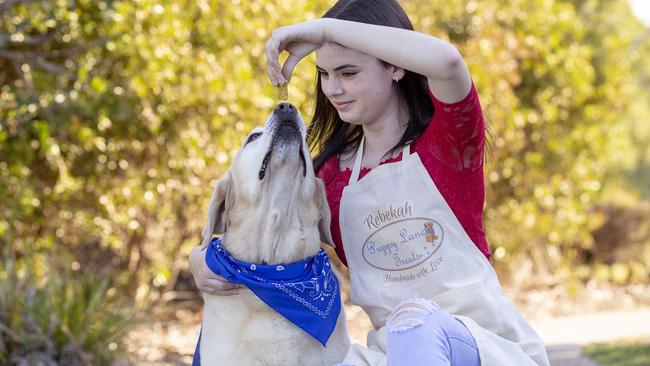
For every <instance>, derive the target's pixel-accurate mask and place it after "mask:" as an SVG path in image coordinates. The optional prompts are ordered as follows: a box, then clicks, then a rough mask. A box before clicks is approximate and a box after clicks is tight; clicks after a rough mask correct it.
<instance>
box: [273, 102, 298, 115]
mask: <svg viewBox="0 0 650 366" xmlns="http://www.w3.org/2000/svg"><path fill="white" fill-rule="evenodd" d="M273 113H274V114H277V115H284V116H293V115H295V114H296V113H297V111H296V107H294V106H293V104H291V103H285V102H283V103H280V104H278V105H277V106H275V109H274V110H273Z"/></svg>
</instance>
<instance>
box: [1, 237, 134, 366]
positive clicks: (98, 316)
mask: <svg viewBox="0 0 650 366" xmlns="http://www.w3.org/2000/svg"><path fill="white" fill-rule="evenodd" d="M1 259H2V266H0V363H2V364H7V363H11V364H22V363H23V362H27V363H28V364H52V362H54V363H55V364H61V365H89V364H93V365H99V364H102V365H103V364H108V363H109V361H111V360H112V359H114V358H115V357H116V356H117V355H119V354H120V353H121V352H122V351H123V343H122V340H123V338H124V335H125V334H126V333H127V332H128V331H129V330H130V329H131V327H133V325H134V324H135V322H134V320H133V318H132V315H133V312H132V311H131V310H130V307H128V306H125V304H124V303H123V302H122V301H120V300H118V299H117V298H116V294H115V288H111V289H109V282H108V280H107V279H106V278H98V277H97V276H93V275H92V274H90V273H79V272H78V271H73V270H71V269H69V267H68V268H62V265H61V264H53V263H51V260H45V259H44V258H38V257H30V258H22V259H20V260H16V258H15V257H13V256H12V255H11V254H9V252H8V251H7V250H6V249H5V250H4V251H3V253H2V258H1ZM55 260H57V262H58V261H61V260H62V258H55ZM76 265H78V263H76ZM73 266H74V262H73ZM73 268H74V267H73ZM39 272H42V273H39Z"/></svg>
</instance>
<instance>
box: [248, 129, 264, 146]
mask: <svg viewBox="0 0 650 366" xmlns="http://www.w3.org/2000/svg"><path fill="white" fill-rule="evenodd" d="M260 136H262V133H261V132H255V133H252V134H251V135H250V136H248V138H247V139H246V142H244V146H246V145H248V144H249V143H251V142H253V141H255V140H257V139H258V138H259V137H260Z"/></svg>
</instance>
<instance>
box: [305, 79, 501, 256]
mask: <svg viewBox="0 0 650 366" xmlns="http://www.w3.org/2000/svg"><path fill="white" fill-rule="evenodd" d="M429 94H430V96H431V99H432V100H433V103H434V106H435V112H434V113H433V117H432V118H431V122H430V123H429V126H428V127H427V128H426V130H425V131H424V133H423V134H422V135H421V136H420V137H418V138H417V139H416V140H415V141H414V142H413V144H412V145H411V152H412V153H413V152H417V153H418V155H419V156H420V159H421V160H422V164H424V167H425V168H426V169H427V171H428V172H429V175H431V178H432V179H433V181H434V183H435V184H436V186H437V187H438V190H439V191H440V193H441V194H442V196H443V197H444V199H445V200H446V201H447V204H448V205H449V207H450V208H451V210H452V211H453V213H454V214H455V215H456V218H457V219H458V221H460V224H461V225H462V226H463V228H464V229H465V232H467V234H468V236H469V237H470V239H472V241H473V242H474V244H475V245H476V246H477V247H478V249H479V250H480V251H481V252H482V253H483V254H485V256H486V257H487V258H488V260H489V259H490V256H491V254H490V249H489V248H488V243H487V240H486V238H485V232H484V230H483V216H482V214H483V202H484V199H485V187H484V182H483V150H484V143H485V121H484V118H483V111H482V109H481V103H480V101H479V98H478V93H477V92H476V88H475V86H474V83H472V88H471V89H470V92H469V94H468V95H467V96H466V97H465V98H464V99H463V100H461V101H459V102H456V103H444V102H441V101H439V100H437V99H436V98H435V97H434V96H433V95H432V94H431V93H429ZM401 155H402V154H401V153H400V154H399V156H396V157H393V158H389V159H386V160H385V161H382V162H381V163H380V164H388V163H391V162H395V161H398V160H400V159H401ZM369 171H370V169H369V168H365V167H362V168H361V172H360V173H359V179H361V178H363V177H364V176H365V175H366V174H367V173H368V172H369ZM351 174H352V171H351V170H350V169H349V168H348V169H345V170H343V171H341V170H340V167H339V162H338V157H337V156H336V155H335V156H332V157H331V158H330V159H329V160H327V161H326V162H325V163H324V164H323V165H322V166H321V167H320V169H319V170H318V172H317V176H318V177H319V178H321V179H322V180H323V182H324V183H325V191H326V194H327V201H328V203H329V207H330V210H331V213H332V224H331V230H332V238H333V239H334V242H335V244H336V253H337V254H338V256H339V258H340V259H341V261H342V262H343V263H345V264H346V265H347V261H346V259H345V252H344V251H343V244H342V242H341V228H340V227H339V206H340V203H341V194H342V193H343V188H344V187H345V186H347V185H348V181H349V180H350V175H351Z"/></svg>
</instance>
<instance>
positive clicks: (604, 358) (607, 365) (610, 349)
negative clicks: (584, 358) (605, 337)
mask: <svg viewBox="0 0 650 366" xmlns="http://www.w3.org/2000/svg"><path fill="white" fill-rule="evenodd" d="M584 352H585V354H586V355H588V356H589V357H591V358H592V359H594V360H595V361H597V362H598V363H600V364H601V365H603V366H649V365H650V344H649V343H604V344H594V345H590V346H587V347H586V348H585V349H584Z"/></svg>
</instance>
